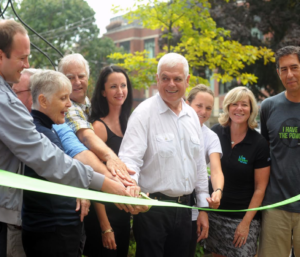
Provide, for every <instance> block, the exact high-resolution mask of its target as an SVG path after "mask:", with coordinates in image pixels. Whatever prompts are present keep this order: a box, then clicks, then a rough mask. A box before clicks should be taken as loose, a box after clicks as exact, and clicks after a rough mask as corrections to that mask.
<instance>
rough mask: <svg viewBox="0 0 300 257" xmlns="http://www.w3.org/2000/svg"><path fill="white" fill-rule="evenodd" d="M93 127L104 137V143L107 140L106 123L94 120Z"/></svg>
mask: <svg viewBox="0 0 300 257" xmlns="http://www.w3.org/2000/svg"><path fill="white" fill-rule="evenodd" d="M93 128H94V132H95V134H96V135H97V136H98V137H100V138H101V139H102V141H103V142H104V143H106V141H107V131H106V127H105V125H104V124H103V123H102V122H101V121H98V120H96V121H95V122H93Z"/></svg>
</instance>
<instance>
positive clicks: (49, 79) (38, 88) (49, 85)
mask: <svg viewBox="0 0 300 257" xmlns="http://www.w3.org/2000/svg"><path fill="white" fill-rule="evenodd" d="M29 85H30V90H31V94H32V109H35V110H38V109H39V107H40V104H39V101H38V97H39V95H40V94H43V95H44V96H45V97H46V99H47V100H48V101H51V99H52V97H53V95H54V94H55V93H56V92H58V91H60V90H62V89H68V90H69V91H70V93H71V92H72V85H71V82H70V80H69V79H68V78H67V77H66V76H65V75H63V74H62V73H60V72H58V71H53V70H40V71H38V72H36V73H35V74H33V75H32V76H31V77H30V84H29Z"/></svg>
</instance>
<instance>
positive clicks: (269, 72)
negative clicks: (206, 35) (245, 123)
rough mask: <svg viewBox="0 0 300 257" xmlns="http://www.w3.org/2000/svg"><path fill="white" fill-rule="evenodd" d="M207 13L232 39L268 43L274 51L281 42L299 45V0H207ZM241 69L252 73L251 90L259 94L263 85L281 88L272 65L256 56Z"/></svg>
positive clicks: (274, 91)
mask: <svg viewBox="0 0 300 257" xmlns="http://www.w3.org/2000/svg"><path fill="white" fill-rule="evenodd" d="M209 2H210V3H211V6H212V8H211V10H210V13H211V16H212V17H213V19H214V20H215V21H216V23H217V25H218V26H219V27H223V28H225V29H229V30H230V31H231V37H232V39H234V40H236V41H238V42H240V43H241V44H243V45H246V44H251V45H254V46H257V47H268V48H270V49H272V50H273V51H274V52H276V51H277V50H278V49H279V48H281V47H282V46H285V45H289V44H292V45H300V41H299V38H300V16H299V11H300V3H299V1H295V0H272V1H261V0H247V1H244V2H243V4H239V5H237V4H236V1H233V0H231V1H230V2H229V3H225V2H224V0H209ZM244 71H245V72H248V73H252V74H255V75H256V76H257V77H258V80H257V83H255V84H253V86H252V90H254V91H256V92H257V93H258V94H261V91H260V89H261V88H265V89H266V90H267V91H268V93H269V94H271V95H274V94H277V93H279V92H281V91H282V90H283V89H284V87H283V86H282V83H281V82H280V80H279V78H278V76H277V73H276V69H275V65H274V64H273V63H268V64H267V65H264V63H263V62H262V61H261V60H259V61H258V62H256V63H255V65H250V66H246V67H245V68H244Z"/></svg>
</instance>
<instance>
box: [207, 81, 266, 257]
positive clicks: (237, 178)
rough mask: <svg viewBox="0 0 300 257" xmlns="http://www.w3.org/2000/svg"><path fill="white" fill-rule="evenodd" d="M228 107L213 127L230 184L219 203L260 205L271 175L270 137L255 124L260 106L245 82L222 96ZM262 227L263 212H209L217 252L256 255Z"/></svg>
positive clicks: (210, 241) (211, 244) (231, 256)
mask: <svg viewBox="0 0 300 257" xmlns="http://www.w3.org/2000/svg"><path fill="white" fill-rule="evenodd" d="M223 110H224V113H223V114H221V116H220V118H219V123H220V124H217V125H215V126H214V127H212V130H213V131H214V132H215V133H216V134H217V135H218V137H219V139H220V142H221V146H222V151H223V158H222V159H221V166H222V171H223V174H224V179H225V185H224V190H223V197H222V202H221V204H220V207H219V208H220V209H227V210H241V209H247V208H255V207H258V206H260V205H261V203H262V200H263V198H264V195H265V190H266V187H267V184H268V181H269V176H270V155H269V147H268V144H267V142H266V140H265V139H264V138H263V137H262V136H261V135H260V134H259V133H258V132H257V131H256V130H255V129H254V128H255V127H256V126H257V122H256V116H257V113H258V106H257V103H256V100H255V97H254V95H253V93H252V92H251V91H250V90H249V89H248V88H246V87H236V88H234V89H232V90H230V91H229V92H228V93H227V95H226V96H225V99H224V102H223ZM259 232H260V214H259V213H258V212H256V211H249V212H217V213H215V212H210V213H209V237H208V238H207V239H206V241H205V247H206V249H207V250H209V251H211V252H213V256H214V257H222V256H227V257H250V256H255V254H256V248H257V239H258V236H259Z"/></svg>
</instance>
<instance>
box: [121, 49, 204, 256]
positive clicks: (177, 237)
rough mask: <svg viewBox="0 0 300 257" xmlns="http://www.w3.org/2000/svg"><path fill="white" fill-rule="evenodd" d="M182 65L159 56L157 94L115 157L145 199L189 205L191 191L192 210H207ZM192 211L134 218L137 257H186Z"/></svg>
mask: <svg viewBox="0 0 300 257" xmlns="http://www.w3.org/2000/svg"><path fill="white" fill-rule="evenodd" d="M189 78H190V76H189V67H188V62H187V60H186V59H185V58H184V57H183V56H181V55H179V54H175V53H169V54H166V55H164V56H163V57H162V58H161V59H160V61H159V63H158V67H157V74H156V80H157V86H158V91H159V93H158V94H156V95H155V96H153V97H151V98H149V99H147V100H145V101H144V102H142V103H141V104H140V105H139V106H138V107H137V108H136V109H135V110H134V112H133V113H132V115H131V117H130V119H129V122H128V126H127V130H126V133H125V135H124V138H123V141H122V144H121V148H120V152H119V157H120V159H121V160H122V161H123V162H124V163H125V164H126V165H127V166H128V167H129V168H131V169H132V170H134V171H135V172H136V174H135V175H133V176H132V178H133V179H134V181H135V182H136V183H137V184H138V185H139V186H140V187H141V189H142V191H143V192H149V193H150V197H152V198H155V199H159V200H164V201H171V202H175V203H182V204H188V205H189V204H190V198H191V193H192V191H193V189H194V188H195V189H196V194H197V205H198V206H199V207H207V206H208V202H207V200H206V198H207V197H209V194H208V180H207V171H206V164H205V159H204V144H203V139H202V132H201V128H200V125H199V120H198V117H197V115H196V113H195V111H194V110H193V109H192V108H191V107H190V106H188V105H187V104H186V103H185V102H184V101H183V99H182V97H183V96H184V94H185V91H186V88H187V87H188V83H189ZM197 223H198V241H199V240H201V239H204V238H206V237H207V236H208V217H207V213H206V212H203V211H200V213H199V216H198V221H197ZM191 229H192V223H191V210H190V209H185V208H170V207H168V208H167V207H166V208H164V207H155V206H153V207H152V208H151V209H150V210H149V211H148V212H146V213H140V214H138V215H137V216H135V217H134V223H133V231H134V235H135V239H136V242H137V251H136V256H137V257H140V256H143V257H147V256H149V257H150V256H151V257H152V256H156V257H163V256H172V257H176V256H178V257H182V256H187V251H188V248H189V242H190V240H191V234H192V233H191Z"/></svg>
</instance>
